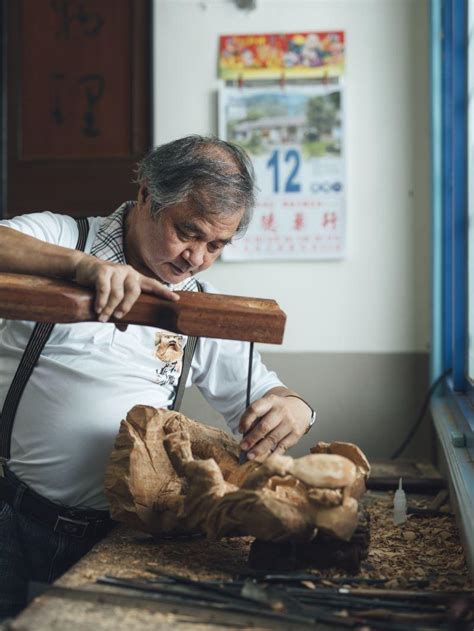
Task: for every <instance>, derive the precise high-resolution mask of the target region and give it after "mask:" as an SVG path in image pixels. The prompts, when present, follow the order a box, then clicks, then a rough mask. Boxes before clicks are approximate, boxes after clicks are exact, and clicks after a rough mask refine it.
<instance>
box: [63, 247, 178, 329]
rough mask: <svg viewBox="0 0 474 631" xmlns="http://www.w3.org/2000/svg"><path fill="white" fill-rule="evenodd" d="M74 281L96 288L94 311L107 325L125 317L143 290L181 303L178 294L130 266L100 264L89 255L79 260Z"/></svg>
mask: <svg viewBox="0 0 474 631" xmlns="http://www.w3.org/2000/svg"><path fill="white" fill-rule="evenodd" d="M73 280H74V281H75V282H76V283H79V285H84V286H85V287H94V288H95V291H96V297H95V304H94V308H95V311H96V313H97V314H98V319H99V320H100V322H107V321H108V320H109V318H110V317H111V316H113V317H114V318H123V316H124V315H125V314H127V313H128V312H129V311H130V309H131V308H132V307H133V305H134V304H135V302H136V300H137V299H138V297H139V295H140V294H141V293H142V291H144V292H147V293H151V294H155V295H156V296H159V297H160V298H165V299H166V300H173V301H176V300H179V296H178V294H176V293H174V292H173V291H171V290H170V289H168V288H167V287H166V286H165V285H163V283H160V282H159V281H158V280H155V279H154V278H149V277H148V276H144V275H143V274H140V272H137V270H136V269H134V268H133V267H132V266H131V265H121V264H119V263H109V262H107V261H101V260H100V259H97V258H96V257H95V256H92V255H89V254H81V256H80V257H78V260H77V264H76V265H75V274H74V278H73Z"/></svg>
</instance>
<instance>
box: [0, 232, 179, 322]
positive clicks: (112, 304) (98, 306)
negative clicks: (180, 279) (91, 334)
mask: <svg viewBox="0 0 474 631" xmlns="http://www.w3.org/2000/svg"><path fill="white" fill-rule="evenodd" d="M0 272H9V273H13V274H38V275H40V276H46V277H50V278H61V279H63V280H72V281H75V282H77V283H79V284H80V285H83V286H85V287H93V288H95V290H96V300H95V310H96V312H97V314H98V316H99V320H100V321H101V322H106V321H107V320H108V319H109V318H110V316H112V315H114V317H116V318H121V317H123V316H124V315H125V314H126V313H128V311H130V309H131V308H132V306H133V304H134V303H135V301H136V300H137V298H138V296H139V295H140V293H141V292H142V291H146V292H149V293H153V294H156V295H157V296H160V297H161V298H166V299H168V300H177V299H178V297H177V294H175V293H174V292H172V291H170V290H169V289H168V288H167V287H165V286H164V285H162V284H161V283H160V282H159V281H157V280H155V279H153V278H149V277H148V276H144V275H143V274H140V273H139V272H137V271H136V270H135V269H134V268H133V267H131V266H130V265H119V264H117V263H110V262H108V261H102V260H101V259H98V258H96V257H95V256H92V255H91V254H85V253H84V252H79V251H77V250H72V249H69V248H64V247H62V246H60V245H53V244H51V243H47V242H45V241H41V240H40V239H36V238H35V237H31V236H29V235H26V234H23V233H22V232H19V231H18V230H14V229H13V228H7V227H6V226H0Z"/></svg>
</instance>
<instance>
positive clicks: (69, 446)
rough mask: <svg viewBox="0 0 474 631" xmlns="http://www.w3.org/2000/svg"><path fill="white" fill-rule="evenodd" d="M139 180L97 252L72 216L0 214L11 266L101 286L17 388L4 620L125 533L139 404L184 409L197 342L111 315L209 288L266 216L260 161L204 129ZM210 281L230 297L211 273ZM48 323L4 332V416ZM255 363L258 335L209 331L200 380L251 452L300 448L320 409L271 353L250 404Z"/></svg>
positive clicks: (1, 523) (156, 157) (1, 540)
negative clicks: (128, 448)
mask: <svg viewBox="0 0 474 631" xmlns="http://www.w3.org/2000/svg"><path fill="white" fill-rule="evenodd" d="M137 181H138V184H139V190H138V197H137V200H136V201H135V202H126V203H124V204H123V205H122V206H120V207H119V208H118V209H117V210H116V211H115V212H114V213H112V215H110V216H108V217H105V218H102V217H94V218H89V219H88V221H87V222H86V223H87V224H88V225H87V226H86V228H88V230H86V232H87V238H86V236H85V235H83V236H84V243H83V244H82V245H83V247H82V249H83V251H81V249H80V248H79V242H78V234H80V230H79V227H78V224H77V223H76V220H74V219H73V218H71V217H68V216H65V215H58V214H53V213H49V212H44V213H35V214H30V215H23V216H19V217H16V218H14V219H12V220H8V221H2V222H0V270H1V271H3V272H14V273H25V274H40V275H43V276H50V277H56V278H63V279H71V280H74V281H76V282H77V283H79V284H81V285H84V286H88V287H93V288H95V291H96V299H95V309H96V311H97V315H98V320H99V322H92V323H91V322H89V323H80V324H72V325H70V324H62V325H56V326H55V327H54V329H53V331H52V332H51V334H50V336H49V339H48V340H47V342H46V344H45V346H44V348H43V350H42V352H41V355H40V357H39V360H38V361H37V363H36V365H35V366H30V369H32V368H34V369H33V370H32V372H31V376H30V377H29V379H28V381H27V383H26V386H25V388H24V390H23V393H22V395H21V396H20V397H17V402H16V404H15V405H16V407H15V408H14V424H13V429H12V432H11V440H10V445H9V447H10V458H9V459H8V462H7V463H5V464H4V466H3V467H2V471H3V477H1V478H0V618H1V617H2V616H3V617H5V616H7V615H13V614H14V613H15V612H17V611H18V610H19V609H21V607H22V606H23V605H24V604H25V599H26V588H27V583H28V581H29V580H36V581H43V582H45V581H52V580H54V579H55V578H56V577H57V576H58V575H60V574H61V573H63V572H64V571H65V570H66V569H67V568H68V567H69V566H70V565H71V564H72V563H74V562H75V561H76V560H77V559H78V558H80V557H81V556H82V555H83V554H85V552H87V551H88V550H89V549H90V548H91V547H92V545H93V544H94V543H95V542H96V541H97V540H98V539H99V538H100V537H101V536H103V534H104V533H105V532H106V531H107V528H108V527H110V521H109V519H108V513H107V512H106V511H107V502H106V498H105V496H104V493H103V477H104V471H105V466H106V462H107V459H108V456H109V454H110V452H111V450H112V447H113V443H114V439H115V436H116V434H117V432H118V428H119V424H120V420H121V419H122V418H123V417H124V416H125V414H126V413H127V411H128V410H129V409H130V408H131V407H132V406H133V405H135V404H137V403H142V404H148V405H152V406H154V407H172V406H173V402H174V399H175V392H176V384H177V383H178V381H179V377H180V373H181V370H182V366H183V362H182V361H181V354H182V351H183V348H184V347H185V345H186V341H187V340H186V338H184V337H183V336H173V335H171V336H170V337H169V338H165V337H162V336H161V335H160V334H159V338H157V330H156V329H154V328H152V327H142V326H128V327H120V326H119V327H117V326H115V325H114V324H112V323H108V320H109V319H110V317H111V316H112V315H113V316H114V317H115V318H120V317H123V315H124V314H126V313H127V312H128V311H129V310H130V308H131V307H132V305H133V304H134V302H135V301H136V299H137V298H138V296H139V295H140V293H141V292H142V291H144V292H150V293H154V294H156V295H157V296H160V297H162V298H166V299H169V300H178V299H179V297H178V295H177V294H176V293H174V292H175V290H186V291H197V290H199V286H198V283H197V281H196V279H195V275H196V274H198V273H200V272H203V271H204V270H206V269H207V268H208V267H210V266H211V265H212V264H213V263H214V261H215V260H216V259H217V257H218V256H219V254H220V253H221V252H222V249H223V248H224V247H225V246H226V245H227V244H228V243H230V241H231V240H232V238H233V237H234V236H235V235H237V234H238V233H239V232H241V231H243V230H244V229H245V227H246V226H247V225H248V222H249V221H250V217H251V211H252V207H253V203H254V182H253V174H252V167H251V165H250V162H249V160H248V158H247V156H246V155H245V153H244V152H243V151H242V150H240V149H239V148H238V147H236V146H234V145H232V144H229V143H226V142H223V141H221V140H218V139H215V138H202V137H199V136H191V137H187V138H183V139H180V140H177V141H174V142H171V143H168V144H166V145H163V146H160V147H158V148H156V149H154V150H153V151H151V152H150V153H149V154H148V155H147V156H146V157H145V159H144V160H143V161H142V162H141V163H140V164H139V166H138V178H137ZM76 247H77V248H78V249H76ZM202 289H203V290H204V291H215V290H214V289H212V287H211V286H210V285H209V284H208V283H205V282H203V283H202ZM33 326H34V325H33V323H30V322H13V321H8V322H5V323H4V325H3V327H1V328H0V354H1V357H2V362H1V369H0V404H2V405H3V412H2V414H6V411H5V408H6V406H7V403H4V402H5V400H7V401H9V397H11V396H12V390H13V391H15V386H13V388H12V386H11V384H12V381H13V383H14V384H15V383H16V381H15V380H17V379H18V374H17V375H15V373H16V372H17V373H18V372H21V371H17V367H18V365H19V363H20V360H21V359H22V356H23V353H24V349H25V347H26V345H27V343H28V340H29V339H30V336H31V334H32V330H33ZM119 329H120V330H119ZM176 338H179V339H176ZM166 344H167V345H168V346H169V347H170V348H171V351H172V352H170V350H169V349H167V348H165V346H166ZM246 357H247V347H246V345H244V344H243V343H240V342H235V341H228V340H216V339H207V338H202V339H200V340H199V341H198V343H197V347H196V350H195V353H194V357H193V359H192V364H191V370H190V377H189V379H188V383H189V384H190V383H194V384H196V385H197V387H198V388H199V389H200V391H201V392H202V394H203V395H204V397H205V398H206V399H207V401H208V402H209V403H210V404H211V405H212V406H213V407H214V408H215V409H217V410H218V411H219V412H221V413H222V414H223V416H224V417H225V419H226V421H227V423H228V425H229V427H230V429H231V430H232V431H233V432H235V433H237V432H240V433H242V434H244V437H243V439H242V443H241V445H242V448H243V449H245V450H247V451H248V457H249V458H255V457H260V458H265V457H266V456H268V455H269V454H270V453H271V452H272V451H281V452H283V451H284V450H285V449H287V448H288V447H290V446H291V445H293V444H295V443H296V442H297V440H298V439H299V438H300V437H301V435H302V434H303V433H304V432H305V431H306V430H307V428H308V427H309V425H310V423H311V419H312V418H314V415H313V416H312V411H311V409H310V408H309V407H308V405H307V404H306V403H305V402H304V401H303V400H302V399H300V398H299V397H298V395H297V394H296V393H294V392H293V391H291V390H288V389H287V388H285V387H284V386H283V385H282V384H281V382H280V381H279V380H278V378H277V377H276V375H275V374H274V373H272V372H270V371H268V370H267V369H266V368H265V366H264V365H263V364H262V362H261V360H260V357H259V356H258V354H256V356H255V359H254V364H253V382H252V389H251V401H252V403H251V405H250V407H248V408H247V409H245V408H246V403H245V401H246V397H245V383H246V370H247V359H246ZM14 377H15V380H14ZM16 389H17V390H18V387H17V388H16ZM7 393H8V396H7ZM14 394H15V392H13V395H14ZM8 407H9V414H11V407H12V406H11V403H8ZM251 427H252V429H251V431H249V430H250V428H251ZM0 475H1V473H0Z"/></svg>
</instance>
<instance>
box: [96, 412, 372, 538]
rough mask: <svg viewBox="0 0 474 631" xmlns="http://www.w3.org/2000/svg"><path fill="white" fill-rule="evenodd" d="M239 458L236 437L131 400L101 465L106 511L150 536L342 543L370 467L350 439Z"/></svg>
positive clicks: (353, 520) (355, 516)
mask: <svg viewBox="0 0 474 631" xmlns="http://www.w3.org/2000/svg"><path fill="white" fill-rule="evenodd" d="M312 452H313V453H311V454H310V455H307V456H303V457H302V458H298V459H293V458H291V457H289V456H281V455H277V454H274V455H272V456H270V457H269V458H268V459H267V460H266V461H265V462H264V463H257V462H246V463H245V464H243V465H240V466H239V463H238V456H239V447H238V444H237V442H236V441H235V440H234V439H233V438H231V437H230V436H229V435H227V434H226V433H225V432H223V431H221V430H218V429H215V428H212V427H209V426H207V425H203V424H201V423H197V422H196V421H193V420H191V419H188V418H186V417H185V416H183V415H182V414H179V413H177V412H172V411H169V410H164V409H158V410H157V409H155V408H152V407H149V406H144V405H137V406H135V407H134V408H132V410H130V412H129V413H128V415H127V418H126V419H125V420H123V421H122V423H121V426H120V431H119V434H118V436H117V439H116V442H115V448H114V450H113V452H112V454H111V457H110V461H109V465H108V468H107V472H106V479H105V488H106V494H107V497H108V499H109V502H110V506H111V513H112V517H113V518H114V519H116V520H118V521H121V522H124V523H126V524H128V525H130V526H132V527H133V528H136V529H139V530H142V531H145V532H149V533H151V534H153V535H178V534H191V533H204V534H205V535H206V536H207V537H209V538H210V539H219V538H221V537H229V536H230V537H234V536H244V535H251V536H254V537H256V538H257V539H259V540H263V541H276V542H278V541H288V540H292V541H300V542H304V541H310V540H312V539H313V538H314V536H315V535H316V533H317V532H318V530H319V531H321V532H323V533H326V534H328V535H330V536H332V537H335V538H336V539H340V540H344V541H348V540H349V539H350V538H351V536H352V534H353V533H354V531H355V529H356V527H357V521H358V502H357V500H358V499H359V498H360V497H361V495H362V493H363V492H364V490H365V481H366V479H367V477H368V475H369V471H370V466H369V463H368V462H367V459H366V458H365V456H364V454H363V453H362V452H361V451H360V449H359V448H358V447H356V446H355V445H351V444H349V443H330V444H328V443H318V444H317V445H316V446H315V447H314V448H313V449H312Z"/></svg>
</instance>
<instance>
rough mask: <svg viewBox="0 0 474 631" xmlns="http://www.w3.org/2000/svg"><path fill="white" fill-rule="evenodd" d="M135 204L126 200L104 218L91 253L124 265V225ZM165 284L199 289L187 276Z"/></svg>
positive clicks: (193, 289) (186, 289)
mask: <svg viewBox="0 0 474 631" xmlns="http://www.w3.org/2000/svg"><path fill="white" fill-rule="evenodd" d="M134 204H135V202H125V203H123V204H122V205H121V206H119V207H118V208H117V210H116V211H115V212H113V213H112V214H111V215H109V216H108V217H104V218H103V219H102V221H101V224H100V227H99V230H98V232H97V235H96V237H95V239H94V243H93V244H92V248H91V254H93V255H94V256H96V257H97V258H99V259H102V260H103V261H110V262H111V263H121V264H122V265H125V264H126V263H127V260H126V258H125V252H124V244H123V227H124V221H125V217H126V216H127V213H128V212H129V210H131V208H132V207H133V206H134ZM164 284H165V285H168V287H171V288H172V289H178V290H180V291H197V289H198V288H197V283H196V279H195V278H187V279H186V280H184V281H183V282H182V283H179V284H178V285H171V284H169V283H164Z"/></svg>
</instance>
